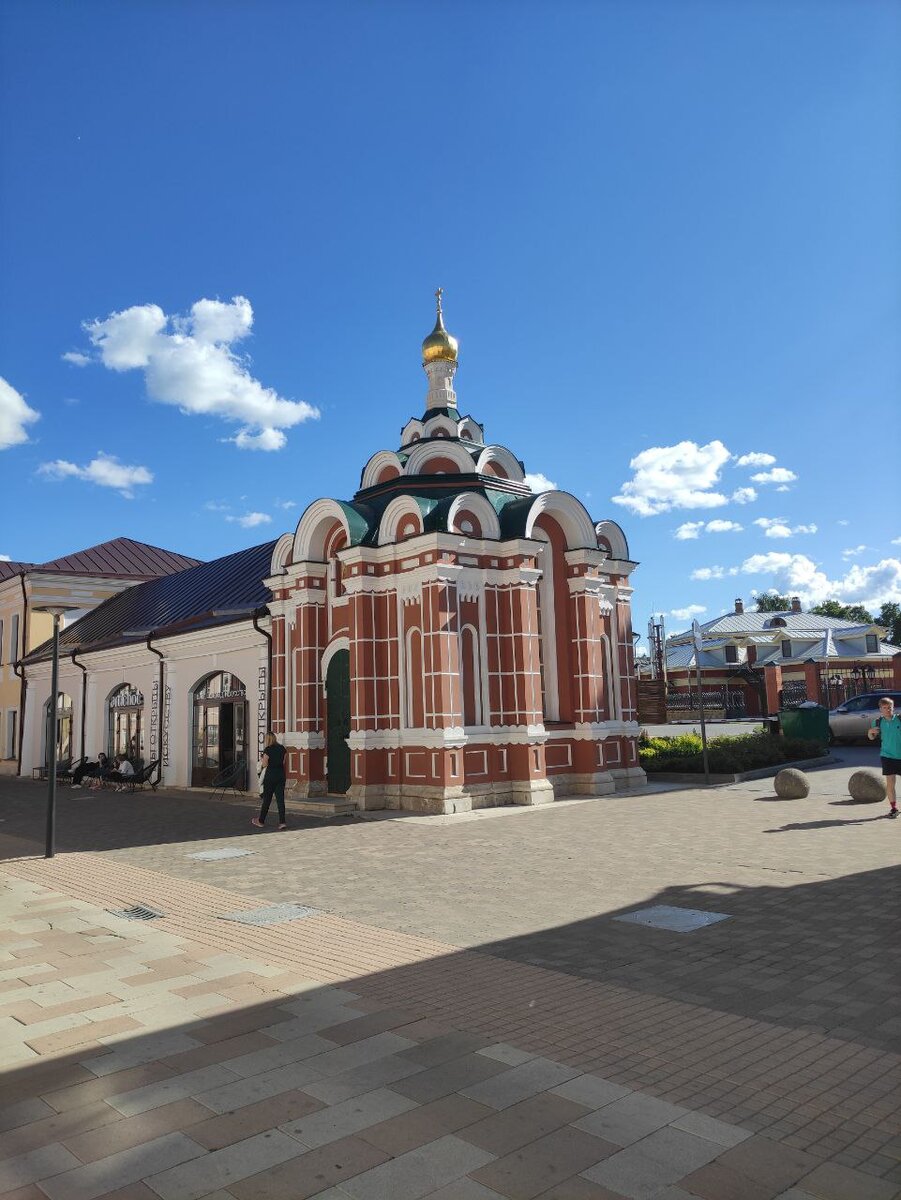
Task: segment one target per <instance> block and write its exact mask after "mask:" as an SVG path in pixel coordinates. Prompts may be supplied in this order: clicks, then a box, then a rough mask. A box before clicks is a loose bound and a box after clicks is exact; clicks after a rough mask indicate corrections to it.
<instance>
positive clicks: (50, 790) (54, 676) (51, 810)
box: [34, 604, 71, 858]
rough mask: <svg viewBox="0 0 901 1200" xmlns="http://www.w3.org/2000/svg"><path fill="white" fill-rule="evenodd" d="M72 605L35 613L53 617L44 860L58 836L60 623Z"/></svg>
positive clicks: (48, 607)
mask: <svg viewBox="0 0 901 1200" xmlns="http://www.w3.org/2000/svg"><path fill="white" fill-rule="evenodd" d="M70 608H71V605H68V604H60V605H54V604H46V605H42V606H40V607H36V608H35V610H34V611H35V612H45V613H49V614H50V616H52V617H53V666H52V668H51V671H50V714H51V715H50V729H49V738H50V746H49V747H48V749H49V751H50V762H49V765H48V770H47V776H48V778H47V832H46V837H45V840H44V858H53V853H54V840H55V835H56V765H57V763H56V757H57V756H56V742H57V738H58V737H59V621H60V617H62V616H64V615H65V613H67V612H69V610H70Z"/></svg>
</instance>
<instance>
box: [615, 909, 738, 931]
mask: <svg viewBox="0 0 901 1200" xmlns="http://www.w3.org/2000/svg"><path fill="white" fill-rule="evenodd" d="M729 916H730V914H729V913H716V912H704V911H702V910H701V909H699V908H674V907H672V906H670V905H668V904H654V905H652V906H651V907H650V908H636V909H635V911H634V912H629V913H623V914H622V916H619V917H614V918H613V920H614V921H628V922H629V923H630V924H632V925H644V926H646V927H647V928H649V929H668V930H670V931H671V932H672V933H692V932H693V931H694V930H695V929H704V928H706V926H708V925H715V924H716V923H717V921H728V920H729Z"/></svg>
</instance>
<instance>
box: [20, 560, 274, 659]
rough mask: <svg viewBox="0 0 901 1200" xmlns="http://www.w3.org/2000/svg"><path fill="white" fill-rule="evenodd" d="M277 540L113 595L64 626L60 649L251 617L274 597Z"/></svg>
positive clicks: (43, 650) (42, 651) (40, 653)
mask: <svg viewBox="0 0 901 1200" xmlns="http://www.w3.org/2000/svg"><path fill="white" fill-rule="evenodd" d="M275 544H276V543H275V541H270V542H264V543H263V544H262V545H260V546H251V547H250V548H249V549H247V550H239V551H238V552H237V553H235V554H227V555H226V556H225V557H224V558H216V559H214V560H213V561H212V562H207V563H200V564H199V565H198V566H196V567H188V568H187V569H186V570H184V571H176V572H175V573H174V574H171V575H163V576H161V577H160V578H158V579H151V580H149V581H148V582H147V583H139V584H136V585H135V586H134V587H130V588H127V589H126V590H125V591H124V592H119V593H118V594H117V595H115V596H111V597H110V599H109V600H105V601H104V602H103V604H99V605H98V606H97V607H96V608H94V609H92V610H91V611H90V612H89V613H86V614H85V615H84V616H83V617H82V618H81V619H80V620H78V621H75V622H74V624H72V625H70V626H69V627H68V628H67V629H65V630H63V632H62V633H61V634H60V639H59V644H60V651H61V653H66V654H68V653H71V652H72V651H73V650H77V651H79V652H81V653H85V652H87V651H89V650H100V649H103V648H106V647H109V646H119V645H128V644H134V643H135V642H138V643H140V642H142V641H144V640H145V639H146V637H147V635H148V634H149V633H154V634H155V635H156V636H157V637H173V636H174V635H175V634H177V633H183V632H188V631H190V630H194V629H205V628H208V627H210V626H214V625H226V624H229V623H231V622H233V621H236V620H240V619H241V618H242V617H244V618H246V617H249V616H250V615H251V614H252V613H253V612H254V611H255V610H257V609H260V608H263V607H265V605H266V604H268V603H269V600H270V598H271V595H270V592H269V589H268V588H267V587H265V586H264V584H263V580H264V579H265V578H266V577H267V576H268V574H269V567H270V562H271V560H272V551H273V550H274V548H275ZM51 652H52V643H51V642H50V641H47V642H44V644H43V645H42V646H38V647H37V649H35V650H32V652H31V653H30V654H29V655H28V656H27V657H26V659H25V662H27V663H29V662H39V661H41V660H43V659H47V658H49V657H50V654H51Z"/></svg>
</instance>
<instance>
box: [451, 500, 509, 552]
mask: <svg viewBox="0 0 901 1200" xmlns="http://www.w3.org/2000/svg"><path fill="white" fill-rule="evenodd" d="M462 509H469V511H470V512H471V513H472V514H473V516H475V517H478V520H479V523H480V524H481V526H482V538H483V539H484V538H489V539H490V540H491V541H494V542H497V541H500V537H501V523H500V518H499V517H498V515H497V513H496V512H495V510H494V506H493V505H491V504H489V503H488V501H487V500H486V499H485V497H484V496H480V495H479V494H478V492H461V493H460V495H459V496H455V497H454V501H453V503H452V504H451V506H450V509H449V510H448V514H447V525H448V533H450V532H452V531H453V529H454V525H455V524H456V521H457V517H458V515H459V513H460V511H461V510H462ZM460 536H461V537H466V534H460Z"/></svg>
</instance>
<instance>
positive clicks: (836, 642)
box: [665, 596, 901, 716]
mask: <svg viewBox="0 0 901 1200" xmlns="http://www.w3.org/2000/svg"><path fill="white" fill-rule="evenodd" d="M699 633H700V637H699V639H697V638H696V637H695V635H694V633H693V631H692V630H691V629H687V630H684V631H683V632H681V633H676V634H673V635H671V636H670V637H668V638H667V640H666V655H665V658H666V679H667V692H668V698H669V707H670V708H671V709H672V708H676V709H678V708H679V707H680V706H681V707H684V708H694V707H695V706H696V699H695V697H694V692H695V691H696V686H697V685H696V680H697V668H698V666H700V669H701V684H702V687H703V689H704V692H705V696H704V700H705V706H706V705H709V706H710V707H713V708H722V709H723V710H724V711H727V712H728V713H729V715H735V716H738V715H747V716H761V715H765V714H766V713H769V712H773V711H778V707H776V708H774V703H775V704H777V705H778V706H779V707H788V706H791V705H793V704H798V703H801V702H802V701H804V700H814V701H816V702H817V703H820V704H825V705H826V706H827V707H829V708H834V707H835V706H836V705H837V704H840V703H842V702H843V701H844V700H847V699H848V698H849V697H851V696H854V695H857V694H859V693H860V692H869V691H878V690H880V689H883V688H884V689H886V690H889V689H892V688H895V687H897V686H898V682H897V679H896V676H897V675H898V674H899V670H901V658H899V657H898V656H901V646H894V645H892V644H891V643H889V642H886V641H885V640H884V639H885V633H886V630H885V628H884V627H882V626H881V625H878V624H877V623H875V622H873V623H871V624H869V625H861V624H860V623H859V622H857V621H847V620H843V619H842V618H839V617H825V616H820V615H819V614H817V613H811V612H804V611H803V609H802V607H801V602H800V600H799V599H798V597H796V596H795V597H793V598H792V602H791V608H789V609H786V610H785V611H784V612H757V611H756V610H754V611H750V612H746V611H745V607H744V603H743V602H742V600H741V599H737V600H736V601H735V610H734V611H733V612H731V613H725V614H724V615H722V616H719V617H714V618H713V619H712V620H710V621H705V622H704V624H703V625H700V626H699ZM696 642H697V644H696ZM896 660H897V661H896ZM767 672H769V676H768V674H767ZM708 693H709V695H708Z"/></svg>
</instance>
